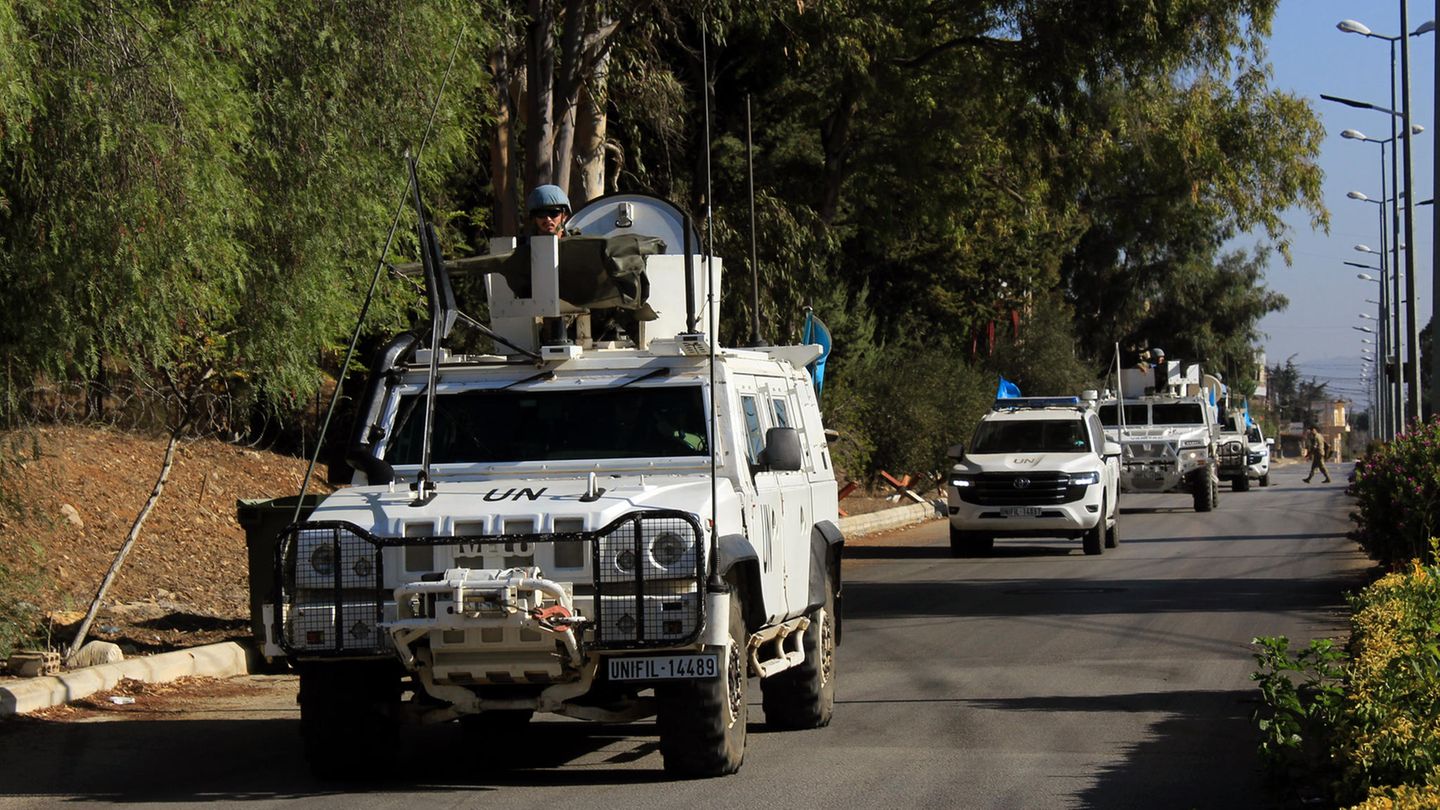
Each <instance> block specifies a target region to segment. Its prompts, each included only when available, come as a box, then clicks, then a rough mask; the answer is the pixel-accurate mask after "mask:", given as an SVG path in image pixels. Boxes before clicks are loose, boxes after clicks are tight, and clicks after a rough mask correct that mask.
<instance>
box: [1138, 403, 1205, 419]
mask: <svg viewBox="0 0 1440 810" xmlns="http://www.w3.org/2000/svg"><path fill="white" fill-rule="evenodd" d="M1150 408H1151V414H1150V415H1151V420H1150V423H1151V424H1154V425H1203V424H1205V411H1204V409H1202V408H1201V407H1200V403H1198V402H1156V403H1153V404H1152V405H1151V406H1150Z"/></svg>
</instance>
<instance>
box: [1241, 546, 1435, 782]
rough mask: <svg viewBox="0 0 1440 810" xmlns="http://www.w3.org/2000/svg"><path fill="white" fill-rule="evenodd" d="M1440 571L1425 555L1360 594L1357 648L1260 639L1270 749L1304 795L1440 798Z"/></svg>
mask: <svg viewBox="0 0 1440 810" xmlns="http://www.w3.org/2000/svg"><path fill="white" fill-rule="evenodd" d="M1431 553H1432V554H1433V550H1432V552H1431ZM1437 577H1440V567H1436V566H1434V565H1423V564H1421V563H1420V562H1418V561H1416V562H1414V563H1412V565H1411V568H1410V570H1408V571H1404V572H1398V573H1393V574H1390V575H1388V576H1386V577H1384V578H1383V579H1381V580H1379V581H1378V582H1376V583H1375V584H1373V585H1371V586H1370V587H1368V588H1366V589H1365V590H1364V591H1362V592H1361V593H1360V594H1359V595H1357V596H1355V597H1353V598H1352V599H1351V608H1352V611H1353V615H1352V619H1351V636H1350V643H1349V645H1348V653H1349V655H1348V659H1347V658H1346V657H1345V656H1343V655H1341V654H1340V651H1339V650H1338V649H1335V648H1334V646H1333V645H1332V644H1331V642H1329V641H1326V640H1319V641H1315V642H1312V643H1311V645H1310V647H1309V648H1307V649H1306V650H1303V651H1301V652H1299V653H1297V654H1292V653H1291V652H1290V650H1289V643H1288V641H1287V640H1286V639H1285V638H1284V637H1280V638H1268V639H1256V640H1255V643H1256V644H1257V645H1258V646H1259V648H1260V649H1259V651H1258V652H1257V653H1256V660H1257V661H1258V662H1259V663H1260V665H1261V669H1260V671H1258V672H1256V673H1255V674H1254V675H1253V676H1252V678H1254V679H1255V680H1256V681H1258V682H1259V683H1260V689H1261V696H1262V699H1263V701H1264V704H1265V708H1264V709H1262V710H1261V711H1260V712H1259V713H1258V714H1257V720H1258V722H1259V727H1260V731H1261V744H1260V752H1261V756H1262V757H1263V758H1264V759H1265V762H1266V764H1267V765H1268V766H1269V767H1270V769H1271V773H1272V774H1273V775H1274V776H1276V777H1277V778H1278V779H1279V780H1280V781H1282V782H1283V783H1284V784H1285V785H1286V786H1287V788H1288V789H1289V790H1290V791H1291V792H1293V793H1295V794H1297V796H1298V797H1300V798H1302V799H1306V800H1310V801H1316V800H1327V801H1330V802H1333V803H1335V804H1337V805H1346V806H1348V805H1351V804H1353V803H1355V802H1360V801H1364V804H1363V805H1362V806H1363V807H1366V808H1387V807H1396V808H1418V807H1440V579H1437ZM1296 675H1299V676H1301V683H1298V684H1297V683H1295V680H1294V677H1295V676H1296Z"/></svg>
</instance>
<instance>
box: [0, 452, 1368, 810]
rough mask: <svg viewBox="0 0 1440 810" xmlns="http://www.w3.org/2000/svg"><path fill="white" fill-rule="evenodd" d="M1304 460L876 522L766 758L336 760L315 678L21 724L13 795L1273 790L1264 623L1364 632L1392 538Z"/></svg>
mask: <svg viewBox="0 0 1440 810" xmlns="http://www.w3.org/2000/svg"><path fill="white" fill-rule="evenodd" d="M1336 466H1337V467H1338V468H1339V469H1338V470H1337V471H1338V472H1340V473H1341V475H1336V479H1335V480H1336V483H1335V484H1332V485H1328V486H1319V485H1313V484H1312V485H1306V484H1304V483H1302V482H1301V480H1300V477H1301V475H1302V474H1303V469H1302V468H1301V467H1299V466H1298V465H1296V466H1291V467H1287V468H1281V469H1279V470H1277V471H1276V472H1275V473H1274V475H1273V478H1274V486H1271V487H1269V488H1266V489H1259V488H1254V489H1251V491H1249V492H1245V493H1232V492H1230V491H1228V487H1225V488H1223V489H1224V491H1223V492H1222V495H1221V501H1220V506H1219V509H1218V510H1217V511H1215V512H1213V513H1210V514H1204V515H1201V514H1196V513H1195V512H1193V511H1192V510H1191V508H1190V504H1189V499H1188V498H1187V497H1183V496H1172V495H1163V496H1125V497H1123V498H1122V500H1121V506H1122V511H1123V515H1122V520H1121V526H1120V531H1121V545H1120V547H1119V548H1118V549H1112V550H1107V551H1106V553H1105V554H1104V555H1102V556H1100V557H1085V556H1083V555H1082V554H1081V553H1080V550H1079V543H1078V541H1075V542H1067V541H1046V540H1009V541H1000V542H998V543H997V545H996V553H995V555H994V556H992V557H989V558H985V559H952V558H951V557H950V555H949V551H948V544H947V536H946V532H945V524H944V523H943V522H940V521H934V522H931V523H928V524H924V525H922V526H919V527H916V528H913V529H910V530H906V531H902V532H895V533H891V534H889V535H885V536H882V537H878V538H869V539H866V540H865V541H863V544H858V543H857V544H856V545H855V546H854V547H853V548H851V549H850V552H849V554H850V558H849V560H848V561H847V563H846V583H845V629H844V643H843V645H842V646H841V647H840V650H839V658H838V666H839V671H840V675H839V677H840V681H839V692H838V695H839V697H838V705H837V707H836V710H835V720H834V723H833V724H832V725H831V726H830V727H829V728H826V729H821V730H817V731H810V732H786V733H781V732H774V733H771V732H767V730H766V728H765V724H764V720H763V713H762V711H761V709H760V706H759V701H758V693H759V690H758V689H754V688H753V687H754V686H756V685H757V684H756V683H755V682H753V681H752V690H753V691H752V695H753V696H754V698H755V699H754V702H753V704H752V706H751V715H750V716H751V723H750V738H749V747H748V749H747V753H746V760H745V765H744V768H743V769H742V770H741V772H740V773H739V774H737V775H735V776H732V777H728V778H724V779H719V780H702V781H694V782H675V781H669V780H667V779H666V778H665V776H664V774H663V772H662V771H661V770H660V767H661V762H660V755H659V753H658V750H657V745H656V739H655V737H654V735H653V727H652V726H651V725H649V724H638V725H634V726H597V725H592V724H585V723H580V722H575V721H565V720H559V721H537V722H536V723H535V724H532V728H531V731H530V733H529V734H528V735H527V736H525V737H523V738H520V739H515V740H504V739H496V740H493V741H491V742H490V743H489V744H488V745H484V746H483V747H476V746H475V745H474V744H473V743H467V742H466V740H465V739H464V738H463V737H462V735H461V734H460V732H459V729H458V728H457V727H455V726H454V725H453V724H451V725H450V726H440V727H430V728H425V729H419V730H415V731H413V732H410V733H408V734H407V735H406V737H405V739H404V744H403V746H402V750H399V751H397V752H396V755H395V768H394V770H393V772H392V773H390V774H387V776H389V777H392V778H390V779H388V780H385V781H382V782H379V783H377V784H355V785H346V784H329V783H322V782H318V781H315V780H314V779H312V778H311V777H310V776H309V774H308V773H307V771H306V770H305V767H304V765H303V763H302V761H301V758H300V750H299V744H298V725H297V712H296V710H295V707H294V686H295V684H294V680H293V678H287V677H259V678H252V679H250V683H251V684H253V685H254V686H255V689H254V690H253V692H252V693H250V694H246V695H241V696H232V697H216V698H208V699H205V700H201V701H198V702H195V703H193V704H191V705H189V706H187V707H186V708H185V709H184V710H183V711H176V712H175V713H174V714H173V715H161V716H159V717H156V716H154V715H151V716H149V717H148V719H145V720H135V719H125V718H124V717H123V716H121V717H113V716H106V717H100V718H92V719H89V720H87V721H84V722H73V721H71V722H59V721H26V722H18V723H9V724H5V725H3V726H0V809H4V808H30V807H36V808H38V807H52V806H55V805H57V804H60V803H65V804H66V805H69V806H75V805H110V804H127V805H129V804H150V805H154V806H164V807H167V808H171V807H186V806H199V805H202V804H209V803H211V802H216V801H221V802H237V803H244V804H246V805H249V806H259V807H268V806H279V805H293V804H295V803H296V802H300V801H303V802H305V803H306V806H307V807H309V806H315V807H334V808H345V810H360V809H361V808H367V809H368V808H389V807H405V808H414V807H419V806H426V807H461V806H467V807H468V806H485V807H527V808H535V807H586V808H595V807H632V808H667V810H669V809H672V808H677V807H717V806H724V807H758V806H778V807H787V808H802V807H841V808H845V807H884V806H893V807H902V806H903V807H917V806H918V807H978V808H990V807H1000V808H1011V807H1013V808H1069V807H1080V808H1121V807H1147V808H1150V807H1160V808H1168V807H1197V808H1208V807H1215V808H1221V807H1223V808H1240V807H1263V806H1265V804H1266V799H1265V794H1264V792H1263V789H1262V786H1261V779H1260V774H1259V771H1258V766H1257V762H1256V759H1255V756H1254V743H1255V736H1254V731H1253V728H1252V725H1251V721H1250V715H1251V713H1252V712H1253V711H1254V709H1255V708H1256V705H1257V703H1256V700H1257V697H1258V691H1257V690H1256V689H1255V687H1254V685H1253V683H1252V682H1251V681H1250V680H1249V674H1250V672H1251V671H1253V670H1254V668H1255V667H1254V661H1253V659H1252V657H1251V648H1250V644H1249V642H1250V640H1251V638H1253V637H1254V636H1256V635H1276V634H1285V635H1289V636H1290V637H1291V638H1292V639H1295V640H1297V641H1298V642H1299V643H1302V644H1303V643H1304V642H1305V641H1308V639H1310V638H1314V637H1322V636H1328V637H1334V636H1339V635H1341V634H1342V633H1343V632H1344V630H1345V620H1346V611H1345V607H1344V600H1343V596H1342V595H1343V593H1344V592H1345V591H1347V590H1352V589H1355V588H1357V587H1359V586H1360V585H1361V584H1363V581H1364V579H1365V572H1366V571H1367V569H1368V568H1369V564H1368V562H1367V561H1366V560H1365V559H1364V558H1363V556H1362V555H1361V554H1360V553H1359V552H1358V551H1357V550H1356V549H1355V547H1354V546H1353V544H1351V543H1350V542H1349V541H1347V540H1346V539H1345V536H1344V535H1345V532H1346V530H1347V513H1348V511H1349V508H1350V499H1349V498H1347V497H1346V496H1345V495H1344V493H1343V489H1342V485H1341V483H1340V482H1341V481H1342V480H1343V473H1344V472H1348V465H1345V466H1344V467H1340V466H1339V465H1336Z"/></svg>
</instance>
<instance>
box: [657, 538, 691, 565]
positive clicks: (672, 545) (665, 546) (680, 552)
mask: <svg viewBox="0 0 1440 810" xmlns="http://www.w3.org/2000/svg"><path fill="white" fill-rule="evenodd" d="M650 557H651V558H652V559H654V560H655V564H656V565H658V566H660V567H661V568H669V567H670V566H672V565H674V564H675V563H678V562H680V560H681V559H683V558H684V557H685V541H684V540H682V539H680V536H679V535H676V534H669V533H666V534H662V535H660V536H659V537H657V538H655V539H654V540H652V541H650Z"/></svg>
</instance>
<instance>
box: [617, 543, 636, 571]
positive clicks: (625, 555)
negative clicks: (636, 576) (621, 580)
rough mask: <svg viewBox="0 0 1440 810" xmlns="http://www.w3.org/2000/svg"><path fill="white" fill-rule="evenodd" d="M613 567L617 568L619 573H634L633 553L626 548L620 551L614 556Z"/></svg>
mask: <svg viewBox="0 0 1440 810" xmlns="http://www.w3.org/2000/svg"><path fill="white" fill-rule="evenodd" d="M615 567H616V568H619V569H620V570H621V571H624V572H626V573H627V574H628V573H630V572H631V571H634V570H635V552H634V551H631V550H630V549H628V548H626V549H621V550H620V553H619V554H616V555H615Z"/></svg>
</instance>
